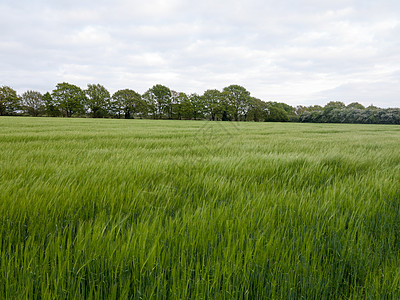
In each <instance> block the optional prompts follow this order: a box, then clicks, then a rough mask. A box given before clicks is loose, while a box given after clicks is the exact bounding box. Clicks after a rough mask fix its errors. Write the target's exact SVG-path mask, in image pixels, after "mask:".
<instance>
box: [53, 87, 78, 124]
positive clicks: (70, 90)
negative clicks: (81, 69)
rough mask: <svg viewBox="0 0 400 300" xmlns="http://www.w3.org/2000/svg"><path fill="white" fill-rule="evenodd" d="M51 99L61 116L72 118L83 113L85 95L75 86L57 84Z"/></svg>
mask: <svg viewBox="0 0 400 300" xmlns="http://www.w3.org/2000/svg"><path fill="white" fill-rule="evenodd" d="M52 98H53V100H54V102H55V103H56V105H57V106H58V107H59V108H60V110H61V112H62V114H63V116H66V117H72V116H73V115H75V114H82V113H84V103H85V102H86V101H85V99H86V97H85V93H84V92H83V91H82V90H81V88H80V87H78V86H76V85H73V84H70V83H66V82H63V83H59V84H57V86H56V88H55V89H54V90H53V93H52Z"/></svg>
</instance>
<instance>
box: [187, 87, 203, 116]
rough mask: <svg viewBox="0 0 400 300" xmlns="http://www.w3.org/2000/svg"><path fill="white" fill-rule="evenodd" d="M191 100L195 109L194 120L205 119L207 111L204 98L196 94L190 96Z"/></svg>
mask: <svg viewBox="0 0 400 300" xmlns="http://www.w3.org/2000/svg"><path fill="white" fill-rule="evenodd" d="M189 99H190V103H191V104H192V107H193V119H195V120H197V119H198V118H203V117H204V110H205V103H204V98H203V97H201V96H199V95H198V94H195V93H194V94H191V95H190V96H189Z"/></svg>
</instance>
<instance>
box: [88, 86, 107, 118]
mask: <svg viewBox="0 0 400 300" xmlns="http://www.w3.org/2000/svg"><path fill="white" fill-rule="evenodd" d="M85 93H86V106H87V109H88V112H89V113H90V115H91V116H92V117H93V118H102V117H104V116H106V115H107V109H108V108H109V106H110V93H109V92H108V91H107V89H106V88H105V87H104V86H102V85H100V84H88V88H87V89H86V90H85Z"/></svg>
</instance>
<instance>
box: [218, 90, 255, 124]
mask: <svg viewBox="0 0 400 300" xmlns="http://www.w3.org/2000/svg"><path fill="white" fill-rule="evenodd" d="M223 92H224V94H225V96H226V97H227V100H228V103H229V105H230V106H231V107H232V111H233V118H234V120H235V121H239V120H240V119H243V118H245V115H246V113H247V110H248V109H249V102H250V99H251V98H250V92H248V91H247V90H246V89H245V88H244V87H242V86H240V85H230V86H228V87H225V88H224V89H223Z"/></svg>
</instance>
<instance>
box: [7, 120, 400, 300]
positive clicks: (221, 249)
mask: <svg viewBox="0 0 400 300" xmlns="http://www.w3.org/2000/svg"><path fill="white" fill-rule="evenodd" d="M399 148H400V126H396V125H393V126H390V125H386V126H385V125H346V124H294V123H234V122H207V121H167V120H115V119H98V120H96V119H62V118H23V117H1V118H0V231H1V243H0V298H1V299H326V298H335V299H349V298H350V299H360V298H361V299H378V298H399V297H400V151H399Z"/></svg>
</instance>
